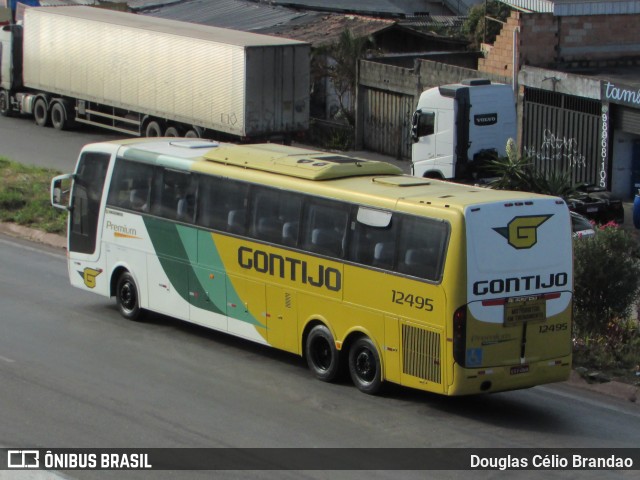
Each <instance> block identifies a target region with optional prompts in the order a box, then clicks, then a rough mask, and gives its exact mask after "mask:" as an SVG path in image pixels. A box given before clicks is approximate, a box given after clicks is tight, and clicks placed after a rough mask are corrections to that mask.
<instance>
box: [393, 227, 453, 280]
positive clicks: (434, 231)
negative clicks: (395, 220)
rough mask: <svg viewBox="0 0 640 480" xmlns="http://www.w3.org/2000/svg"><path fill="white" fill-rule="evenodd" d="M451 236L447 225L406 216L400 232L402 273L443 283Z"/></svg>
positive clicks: (400, 266)
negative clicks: (448, 240)
mask: <svg viewBox="0 0 640 480" xmlns="http://www.w3.org/2000/svg"><path fill="white" fill-rule="evenodd" d="M447 237H448V226H447V224H446V223H444V222H440V221H435V220H429V219H426V218H419V217H408V216H405V217H404V218H403V221H402V227H401V229H400V237H399V240H400V244H399V249H398V252H399V254H398V266H397V270H398V272H399V273H404V274H407V275H411V276H414V277H418V278H425V279H427V280H434V281H438V280H440V276H441V274H442V267H443V266H444V259H445V254H446V243H447Z"/></svg>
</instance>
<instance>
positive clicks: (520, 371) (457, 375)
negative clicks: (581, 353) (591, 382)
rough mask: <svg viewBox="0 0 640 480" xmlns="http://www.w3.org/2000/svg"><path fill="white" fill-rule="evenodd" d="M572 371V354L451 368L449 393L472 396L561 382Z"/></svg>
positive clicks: (455, 365)
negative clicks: (523, 362)
mask: <svg viewBox="0 0 640 480" xmlns="http://www.w3.org/2000/svg"><path fill="white" fill-rule="evenodd" d="M570 373H571V355H567V356H566V357H560V358H556V359H552V360H543V361H539V362H533V363H527V364H523V365H509V366H500V367H486V368H463V367H461V366H459V365H458V364H454V367H453V383H452V384H451V385H450V386H449V390H448V392H447V394H448V395H475V394H479V393H495V392H503V391H507V390H518V389H521V388H530V387H535V386H536V385H543V384H545V383H554V382H563V381H565V380H567V379H568V378H569V374H570Z"/></svg>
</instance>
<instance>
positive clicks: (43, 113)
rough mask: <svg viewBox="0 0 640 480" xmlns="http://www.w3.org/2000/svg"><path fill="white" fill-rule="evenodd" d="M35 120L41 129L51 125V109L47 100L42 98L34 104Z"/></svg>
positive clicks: (37, 99)
mask: <svg viewBox="0 0 640 480" xmlns="http://www.w3.org/2000/svg"><path fill="white" fill-rule="evenodd" d="M33 118H34V119H35V121H36V125H38V126H39V127H46V126H48V125H49V109H48V108H47V102H46V100H45V99H44V98H42V97H38V98H36V102H35V103H34V104H33Z"/></svg>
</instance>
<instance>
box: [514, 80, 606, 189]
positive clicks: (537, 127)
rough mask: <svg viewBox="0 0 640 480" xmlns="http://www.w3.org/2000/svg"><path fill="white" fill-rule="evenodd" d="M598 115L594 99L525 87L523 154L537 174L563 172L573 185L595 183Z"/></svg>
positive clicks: (597, 150) (598, 161)
mask: <svg viewBox="0 0 640 480" xmlns="http://www.w3.org/2000/svg"><path fill="white" fill-rule="evenodd" d="M600 114H601V104H600V102H599V101H597V100H591V99H586V98H581V97H574V96H571V95H564V94H560V93H557V92H550V91H546V90H538V89H534V88H525V94H524V103H523V117H522V118H523V120H522V154H523V155H524V156H526V157H529V158H530V159H531V160H532V161H533V163H534V166H535V168H536V170H538V171H540V172H544V173H557V172H562V173H565V172H566V173H569V174H570V175H571V179H572V181H573V183H574V184H579V183H595V184H597V183H598V182H599V179H600V177H599V168H600V160H601V159H600V149H599V148H598V147H599V140H600V135H599V132H600Z"/></svg>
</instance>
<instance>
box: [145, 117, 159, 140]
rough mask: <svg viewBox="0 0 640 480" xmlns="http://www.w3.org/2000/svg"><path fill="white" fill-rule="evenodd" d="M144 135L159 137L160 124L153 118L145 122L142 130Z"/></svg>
mask: <svg viewBox="0 0 640 480" xmlns="http://www.w3.org/2000/svg"><path fill="white" fill-rule="evenodd" d="M144 136H145V137H161V136H162V127H161V126H160V123H159V122H157V121H155V120H151V121H150V122H149V123H147V128H146V129H145V131H144Z"/></svg>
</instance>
